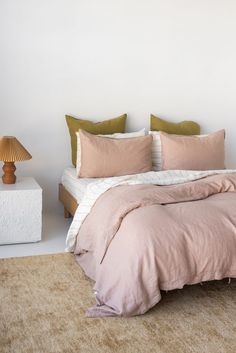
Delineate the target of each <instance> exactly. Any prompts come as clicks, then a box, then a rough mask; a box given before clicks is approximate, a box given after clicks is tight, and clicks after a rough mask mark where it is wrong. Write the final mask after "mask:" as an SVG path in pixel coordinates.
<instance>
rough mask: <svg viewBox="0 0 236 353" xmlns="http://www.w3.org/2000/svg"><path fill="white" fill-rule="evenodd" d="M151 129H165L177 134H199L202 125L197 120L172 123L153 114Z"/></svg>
mask: <svg viewBox="0 0 236 353" xmlns="http://www.w3.org/2000/svg"><path fill="white" fill-rule="evenodd" d="M150 129H151V130H152V131H164V132H167V133H168V134H175V135H199V134H200V125H199V124H197V123H195V121H190V120H185V121H181V122H180V123H170V122H169V121H166V120H163V119H160V118H158V117H157V116H154V115H152V114H151V118H150Z"/></svg>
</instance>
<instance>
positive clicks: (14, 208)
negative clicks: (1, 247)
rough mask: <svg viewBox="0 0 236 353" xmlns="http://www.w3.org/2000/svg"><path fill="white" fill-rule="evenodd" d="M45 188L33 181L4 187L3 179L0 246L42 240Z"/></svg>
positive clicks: (0, 194) (0, 189)
mask: <svg viewBox="0 0 236 353" xmlns="http://www.w3.org/2000/svg"><path fill="white" fill-rule="evenodd" d="M41 235H42V189H41V187H40V186H39V185H38V183H37V182H36V181H35V180H34V179H33V178H23V177H22V178H21V177H18V178H17V179H16V183H15V184H3V183H2V180H1V179H0V244H15V243H31V242H36V241H39V240H41Z"/></svg>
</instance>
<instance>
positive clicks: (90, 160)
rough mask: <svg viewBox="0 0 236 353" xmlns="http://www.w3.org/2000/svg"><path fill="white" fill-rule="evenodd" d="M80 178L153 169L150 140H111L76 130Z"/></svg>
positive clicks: (134, 172)
mask: <svg viewBox="0 0 236 353" xmlns="http://www.w3.org/2000/svg"><path fill="white" fill-rule="evenodd" d="M79 135H80V143H81V167H80V172H79V177H82V178H104V177H112V176H120V175H129V174H137V173H144V172H148V171H150V170H151V169H152V154H151V146H152V136H150V135H149V136H141V137H133V138H126V139H113V138H107V137H101V136H96V135H93V134H90V133H88V132H86V131H84V130H81V129H80V130H79Z"/></svg>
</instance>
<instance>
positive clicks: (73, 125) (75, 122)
mask: <svg viewBox="0 0 236 353" xmlns="http://www.w3.org/2000/svg"><path fill="white" fill-rule="evenodd" d="M65 117H66V122H67V125H68V128H69V132H70V138H71V155H72V156H71V158H72V163H73V165H74V166H76V157H77V136H76V132H77V131H78V130H79V129H83V130H85V131H87V132H90V133H91V134H95V135H98V134H102V135H109V134H114V133H116V132H125V123H126V118H127V114H123V115H121V116H119V117H117V118H114V119H109V120H104V121H101V122H97V123H94V122H92V121H90V120H83V119H76V118H74V117H72V116H69V115H66V116H65Z"/></svg>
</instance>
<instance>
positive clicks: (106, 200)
mask: <svg viewBox="0 0 236 353" xmlns="http://www.w3.org/2000/svg"><path fill="white" fill-rule="evenodd" d="M75 254H76V255H77V260H78V262H79V263H80V265H81V266H82V268H83V269H84V271H85V272H86V274H87V275H88V276H89V277H90V278H92V279H94V280H95V286H94V290H95V293H96V299H97V305H95V306H94V307H92V308H90V309H88V311H87V315H88V316H91V317H94V316H113V315H124V316H132V315H138V314H143V313H145V312H146V311H147V310H148V309H150V308H151V307H152V306H154V305H155V304H157V303H158V302H159V301H160V299H161V292H160V290H171V289H176V288H182V287H183V286H184V285H185V284H193V283H198V282H202V281H208V280H214V279H222V278H224V277H236V174H228V175H216V176H210V177H207V178H204V179H201V180H198V181H194V182H190V183H186V184H182V185H174V186H155V185H130V186H118V187H115V188H113V189H110V190H108V191H107V192H105V193H104V194H103V195H102V196H100V197H99V199H98V200H97V201H96V203H95V205H94V207H93V208H92V210H91V212H90V214H89V215H88V216H87V218H86V219H85V221H84V223H83V224H82V226H81V228H80V231H79V234H78V236H77V241H76V249H75Z"/></svg>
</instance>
